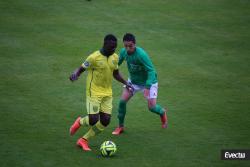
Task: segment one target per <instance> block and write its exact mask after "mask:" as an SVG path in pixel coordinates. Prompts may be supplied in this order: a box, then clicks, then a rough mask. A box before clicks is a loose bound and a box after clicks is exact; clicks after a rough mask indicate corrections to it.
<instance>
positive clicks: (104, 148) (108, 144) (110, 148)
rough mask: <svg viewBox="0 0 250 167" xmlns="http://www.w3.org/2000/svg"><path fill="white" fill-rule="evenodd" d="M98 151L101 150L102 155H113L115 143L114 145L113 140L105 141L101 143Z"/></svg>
mask: <svg viewBox="0 0 250 167" xmlns="http://www.w3.org/2000/svg"><path fill="white" fill-rule="evenodd" d="M100 151H101V154H102V156H104V157H110V156H113V155H114V154H115V153H116V151H117V148H116V145H115V143H114V142H112V141H105V142H103V143H102V145H101V147H100Z"/></svg>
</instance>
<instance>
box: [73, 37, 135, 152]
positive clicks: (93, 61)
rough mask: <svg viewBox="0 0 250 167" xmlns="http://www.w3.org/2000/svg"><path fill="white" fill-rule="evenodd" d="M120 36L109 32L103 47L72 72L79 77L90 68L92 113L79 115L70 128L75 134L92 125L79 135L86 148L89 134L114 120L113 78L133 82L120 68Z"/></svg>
mask: <svg viewBox="0 0 250 167" xmlns="http://www.w3.org/2000/svg"><path fill="white" fill-rule="evenodd" d="M116 47H117V39H116V37H115V36H114V35H112V34H108V35H106V36H105V38H104V44H103V47H102V49H100V50H98V51H95V52H94V53H92V54H90V55H89V56H88V57H87V59H86V60H85V61H84V63H83V64H82V66H81V67H79V68H78V69H76V70H75V71H74V72H73V74H71V76H70V80H71V81H75V80H77V79H78V77H79V76H80V75H81V73H82V72H84V71H87V72H88V76H87V83H86V107H87V113H88V115H87V116H85V117H78V118H77V119H76V121H75V122H74V123H73V125H72V126H71V128H70V134H71V135H74V134H75V132H76V131H77V130H78V129H79V128H80V127H81V126H88V127H89V130H88V132H87V133H86V134H85V135H84V136H83V137H81V138H80V139H78V141H77V145H78V146H80V147H82V149H83V150H84V151H90V150H91V149H90V148H89V146H88V140H89V138H91V137H93V136H95V135H97V134H98V133H100V132H102V131H103V130H104V128H105V127H107V126H108V124H109V123H110V118H111V112H112V78H113V77H114V78H115V79H116V80H118V81H119V82H121V83H123V84H125V85H126V87H127V88H128V89H129V90H131V89H133V88H132V86H130V85H129V84H128V82H127V81H125V80H124V79H123V78H122V76H121V75H120V73H119V71H118V55H117V54H116V53H115V50H116Z"/></svg>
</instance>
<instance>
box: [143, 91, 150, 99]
mask: <svg viewBox="0 0 250 167" xmlns="http://www.w3.org/2000/svg"><path fill="white" fill-rule="evenodd" d="M149 92H150V91H149V89H144V92H143V93H144V97H145V98H148V96H149Z"/></svg>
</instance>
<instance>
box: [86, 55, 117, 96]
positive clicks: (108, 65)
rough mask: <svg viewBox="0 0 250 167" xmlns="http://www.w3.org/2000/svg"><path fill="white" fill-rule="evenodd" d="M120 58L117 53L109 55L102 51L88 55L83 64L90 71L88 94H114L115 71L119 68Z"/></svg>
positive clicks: (87, 86)
mask: <svg viewBox="0 0 250 167" xmlns="http://www.w3.org/2000/svg"><path fill="white" fill-rule="evenodd" d="M118 59H119V58H118V55H117V54H116V53H114V54H112V55H110V56H109V57H107V56H104V55H103V54H101V52H100V51H95V52H94V53H92V54H90V55H89V56H88V57H87V59H86V60H85V61H84V63H83V64H82V67H83V68H85V69H86V70H87V71H88V76H87V81H86V95H87V96H89V97H92V96H112V80H113V71H114V70H117V69H118Z"/></svg>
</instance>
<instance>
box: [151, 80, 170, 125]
mask: <svg viewBox="0 0 250 167" xmlns="http://www.w3.org/2000/svg"><path fill="white" fill-rule="evenodd" d="M157 94H158V84H157V83H156V84H153V85H152V86H151V88H150V91H149V95H148V97H147V101H148V109H149V110H150V111H151V112H153V113H155V114H158V115H160V118H161V123H162V128H166V127H167V114H166V109H164V108H163V107H161V106H160V105H159V104H157Z"/></svg>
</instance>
